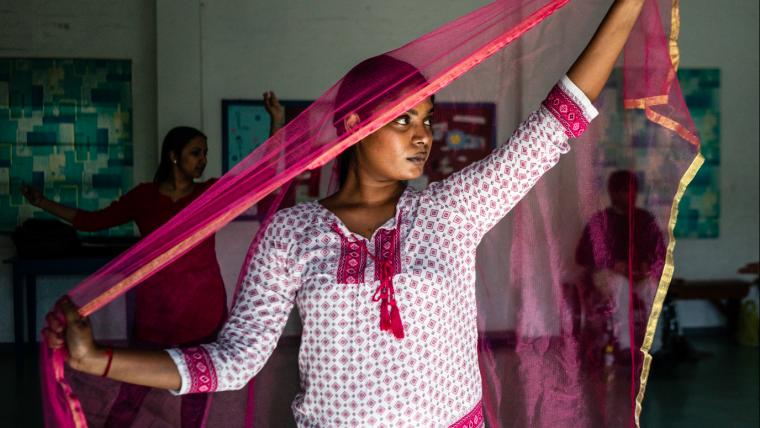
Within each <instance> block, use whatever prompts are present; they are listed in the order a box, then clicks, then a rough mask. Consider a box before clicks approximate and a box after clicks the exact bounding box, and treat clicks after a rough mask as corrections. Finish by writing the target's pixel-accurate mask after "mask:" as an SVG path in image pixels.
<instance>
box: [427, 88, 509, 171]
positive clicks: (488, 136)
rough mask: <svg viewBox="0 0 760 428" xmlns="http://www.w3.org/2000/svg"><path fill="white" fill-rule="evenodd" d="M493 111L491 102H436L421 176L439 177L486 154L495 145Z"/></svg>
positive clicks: (494, 112)
mask: <svg viewBox="0 0 760 428" xmlns="http://www.w3.org/2000/svg"><path fill="white" fill-rule="evenodd" d="M495 114H496V106H495V104H493V103H450V102H437V103H436V104H435V112H434V113H433V146H432V147H431V150H430V157H429V158H428V161H427V163H426V164H425V173H424V177H423V180H424V181H426V182H433V181H438V180H442V179H444V178H446V177H448V176H449V175H450V174H451V173H452V172H454V171H458V170H460V169H462V168H464V167H465V166H467V165H469V164H471V163H472V162H475V161H478V160H480V159H483V158H484V157H486V156H488V154H489V153H491V151H492V150H493V148H494V147H495V145H496V127H495V126H494V119H495Z"/></svg>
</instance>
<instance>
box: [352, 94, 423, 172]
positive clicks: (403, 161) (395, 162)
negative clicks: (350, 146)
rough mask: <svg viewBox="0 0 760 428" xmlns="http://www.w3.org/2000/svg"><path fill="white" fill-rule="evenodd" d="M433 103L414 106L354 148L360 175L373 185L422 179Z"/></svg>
mask: <svg viewBox="0 0 760 428" xmlns="http://www.w3.org/2000/svg"><path fill="white" fill-rule="evenodd" d="M432 116H433V102H432V101H431V100H430V98H427V99H425V100H424V101H423V102H421V103H419V104H417V105H416V106H414V107H413V108H411V109H410V110H409V111H407V112H406V113H404V114H402V115H401V116H399V117H397V118H396V119H395V120H393V121H392V122H391V123H389V124H387V125H385V126H383V127H382V128H380V129H378V130H377V131H375V132H374V133H372V134H370V135H369V136H367V137H366V138H365V139H363V140H362V141H361V142H360V143H359V144H357V145H356V152H355V161H356V166H357V167H358V168H359V170H360V171H361V173H362V174H363V175H365V176H368V178H371V179H374V180H377V181H401V180H412V179H415V178H417V177H419V176H420V175H422V171H423V168H424V167H425V162H426V161H427V159H428V156H429V155H430V146H431V144H432V143H433V129H432Z"/></svg>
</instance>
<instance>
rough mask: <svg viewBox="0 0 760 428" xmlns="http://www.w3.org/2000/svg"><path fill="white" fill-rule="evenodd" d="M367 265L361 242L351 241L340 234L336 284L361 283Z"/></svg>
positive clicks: (365, 252)
mask: <svg viewBox="0 0 760 428" xmlns="http://www.w3.org/2000/svg"><path fill="white" fill-rule="evenodd" d="M366 267H367V251H366V250H365V249H364V246H363V243H361V242H357V241H351V240H349V239H348V238H347V237H345V236H343V234H340V260H338V284H362V283H363V282H364V269H365V268H366Z"/></svg>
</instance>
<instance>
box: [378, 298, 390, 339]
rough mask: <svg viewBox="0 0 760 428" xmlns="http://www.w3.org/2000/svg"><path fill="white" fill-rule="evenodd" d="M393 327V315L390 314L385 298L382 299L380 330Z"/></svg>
mask: <svg viewBox="0 0 760 428" xmlns="http://www.w3.org/2000/svg"><path fill="white" fill-rule="evenodd" d="M390 329H391V316H390V314H388V301H387V300H386V299H383V300H381V301H380V330H383V331H385V330H390Z"/></svg>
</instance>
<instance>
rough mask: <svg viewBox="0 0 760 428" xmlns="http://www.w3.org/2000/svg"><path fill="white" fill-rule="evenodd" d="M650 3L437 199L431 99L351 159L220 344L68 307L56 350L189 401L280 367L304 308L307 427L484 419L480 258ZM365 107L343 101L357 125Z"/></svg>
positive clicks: (610, 28)
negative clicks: (102, 322)
mask: <svg viewBox="0 0 760 428" xmlns="http://www.w3.org/2000/svg"><path fill="white" fill-rule="evenodd" d="M642 4H643V0H618V1H616V2H615V4H614V5H613V6H612V8H611V9H610V11H609V12H608V14H607V16H606V17H605V19H604V21H603V22H602V24H601V26H600V27H599V29H598V30H597V33H596V34H595V36H594V37H593V39H592V40H591V42H590V44H589V45H588V47H587V48H586V49H585V50H584V52H583V53H582V54H581V56H580V57H579V59H578V60H577V61H576V63H575V64H574V65H573V66H572V68H571V69H570V71H569V72H568V75H567V76H566V77H565V78H563V79H562V80H561V81H560V82H559V83H558V84H557V86H555V87H554V88H553V89H552V91H551V92H550V93H549V96H548V97H547V99H546V100H545V101H544V102H543V104H542V105H541V106H540V107H539V109H538V110H537V111H535V112H534V113H532V114H531V115H530V116H529V117H528V119H527V120H526V121H525V122H524V123H523V124H522V125H521V126H520V127H519V128H518V129H517V131H515V133H514V135H513V136H512V138H511V139H510V141H509V142H508V143H507V144H505V145H502V146H501V147H499V148H498V149H496V150H495V151H494V152H493V153H492V154H491V155H489V156H488V157H487V158H485V159H484V160H482V161H479V162H476V163H474V164H472V165H470V166H469V167H467V168H465V169H463V170H462V171H459V172H458V173H455V174H453V175H452V176H450V177H449V178H447V179H445V180H443V181H441V182H437V183H434V184H432V185H430V186H429V187H428V188H427V189H426V190H424V191H416V190H413V189H411V188H408V187H406V186H405V184H404V183H405V181H406V180H410V179H413V178H416V177H418V176H419V175H420V174H422V172H423V166H424V164H425V161H426V160H427V157H428V154H429V153H430V146H431V143H432V133H431V122H430V120H431V115H432V111H433V102H432V100H431V99H427V100H424V101H422V102H421V103H419V104H418V105H416V106H414V107H413V108H412V109H410V110H409V111H407V112H406V113H405V114H403V115H401V116H399V117H398V118H396V119H395V120H393V121H392V122H390V123H388V124H387V125H385V126H384V127H383V128H381V129H379V130H378V131H376V132H375V133H373V134H371V135H370V136H368V137H366V138H365V139H364V140H362V141H361V142H359V143H358V144H357V145H356V146H354V147H353V148H352V149H350V150H349V151H348V152H347V154H344V155H342V156H341V161H342V162H341V163H342V164H343V166H344V168H343V171H344V173H343V174H342V177H343V180H342V184H341V187H340V189H339V191H338V192H337V193H335V194H334V195H332V196H330V197H328V198H326V199H324V200H322V201H319V202H312V203H304V204H299V205H297V206H295V207H293V208H289V209H285V210H282V211H280V212H279V213H277V214H276V215H275V216H274V217H273V219H272V221H271V223H270V225H269V227H268V229H267V230H266V232H265V235H264V237H263V239H262V241H261V243H260V247H259V249H258V251H257V253H256V254H255V256H254V257H253V259H252V260H251V263H250V266H249V267H248V273H247V277H246V280H245V283H244V288H243V290H242V291H241V293H240V296H239V298H238V300H237V302H236V303H235V306H234V308H233V310H232V313H231V316H230V319H229V320H228V322H227V324H226V325H225V326H224V328H223V329H222V331H221V333H220V334H219V337H218V338H217V340H215V341H214V342H212V343H208V344H204V345H201V346H194V347H186V348H173V349H169V350H167V351H166V352H162V351H155V352H146V351H138V350H132V349H118V350H111V349H104V348H103V347H100V346H98V345H97V344H96V343H95V342H94V340H93V337H92V332H91V330H90V327H89V325H88V323H87V320H86V319H81V318H80V317H79V316H78V314H77V312H76V308H75V307H74V305H73V304H72V303H71V302H70V301H68V300H64V301H62V302H61V303H60V307H61V310H62V311H63V313H64V314H65V320H61V319H60V315H57V314H51V315H50V316H49V319H48V322H49V329H48V330H47V332H46V339H47V341H48V343H49V344H50V346H51V347H60V346H67V348H68V351H69V359H68V362H69V364H70V365H71V367H73V368H74V369H77V370H81V371H84V372H87V373H91V374H96V375H102V374H104V373H105V372H107V373H106V374H107V376H108V377H110V378H112V379H117V380H121V381H125V382H132V383H137V384H143V385H150V386H153V387H157V388H166V389H170V390H174V391H175V392H177V393H180V394H186V393H195V392H208V391H221V390H229V389H236V388H241V387H243V386H244V385H245V384H246V383H247V381H248V380H249V379H250V378H251V377H253V376H254V375H255V374H256V373H257V372H258V370H260V369H261V367H262V366H263V365H264V363H265V361H266V360H267V358H268V357H269V355H270V354H271V352H272V350H273V349H274V347H275V345H276V342H277V338H278V336H279V335H280V333H281V331H282V329H283V326H284V324H285V321H286V319H287V316H288V313H289V312H290V309H291V308H292V306H293V304H297V305H298V309H299V313H300V314H301V318H302V321H303V333H302V339H301V349H300V352H299V368H300V372H301V384H302V388H303V391H302V393H301V394H299V395H298V396H297V398H296V400H295V402H294V403H293V411H294V414H295V419H296V421H297V422H298V424H299V426H431V425H433V426H449V425H456V426H479V425H481V424H482V423H483V416H482V407H481V404H480V400H481V378H480V371H479V368H478V357H477V325H476V302H475V288H474V286H475V250H476V248H477V246H478V243H479V241H480V240H481V238H482V237H483V235H484V234H485V233H486V232H487V231H488V230H489V229H490V228H491V227H492V226H493V225H494V224H496V223H497V222H498V221H499V220H500V219H501V218H503V217H504V216H505V215H506V214H507V212H509V210H510V209H511V208H512V207H513V206H514V205H515V204H516V203H517V202H518V201H519V200H520V199H521V198H522V197H523V196H524V195H525V194H526V193H527V192H528V191H529V190H530V188H531V187H532V186H533V185H534V184H535V182H536V181H537V180H538V178H539V177H540V176H541V175H542V174H543V173H545V172H546V171H547V170H549V169H550V168H551V167H552V166H553V165H555V164H556V163H557V162H558V161H559V158H560V155H561V154H562V153H565V152H567V151H568V150H569V148H570V147H569V145H568V140H569V138H571V137H577V136H579V135H580V134H581V133H582V132H583V130H584V129H585V127H586V126H587V125H588V122H589V121H590V120H591V119H592V118H593V117H594V116H595V115H596V110H595V109H594V107H593V106H592V105H591V100H593V99H595V98H596V97H597V96H598V94H599V93H600V92H601V90H602V88H603V86H604V84H605V81H606V80H607V78H608V76H609V74H610V72H611V70H612V68H613V65H614V63H615V61H616V59H617V57H618V55H619V53H620V51H621V50H622V48H623V45H624V44H625V41H626V39H627V37H628V34H629V33H630V31H631V29H632V27H633V25H634V23H635V21H636V19H637V16H638V14H639V12H640V10H641V7H642ZM387 61H389V60H388V58H387V57H384V56H380V57H375V58H372V59H370V60H368V61H366V62H364V63H362V64H360V65H358V66H357V67H355V68H354V69H353V70H352V71H351V72H349V74H348V75H347V77H346V78H345V79H344V81H343V85H345V84H357V85H361V84H362V82H364V84H369V83H370V82H376V81H377V79H378V78H379V77H381V76H377V74H376V72H375V73H373V70H377V69H379V68H382V67H378V66H377V65H378V64H380V65H386V64H387ZM392 61H397V60H392ZM398 66H399V67H404V65H402V64H399V65H398ZM406 66H407V67H411V66H409V65H408V64H406ZM347 82H354V83H347ZM339 92H340V91H339ZM337 99H338V102H340V93H339V95H338V96H337ZM365 110H366V107H365V106H360V107H356V108H353V107H351V108H348V109H347V111H341V109H340V108H339V109H338V112H339V113H340V114H336V116H337V117H341V118H345V119H344V120H343V121H342V123H341V124H342V128H343V130H342V132H348V131H350V130H351V129H352V128H353V127H355V126H356V125H357V124H358V123H360V122H361V121H362V119H363V116H366V115H367V114H368V113H367V112H366V111H365Z"/></svg>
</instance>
